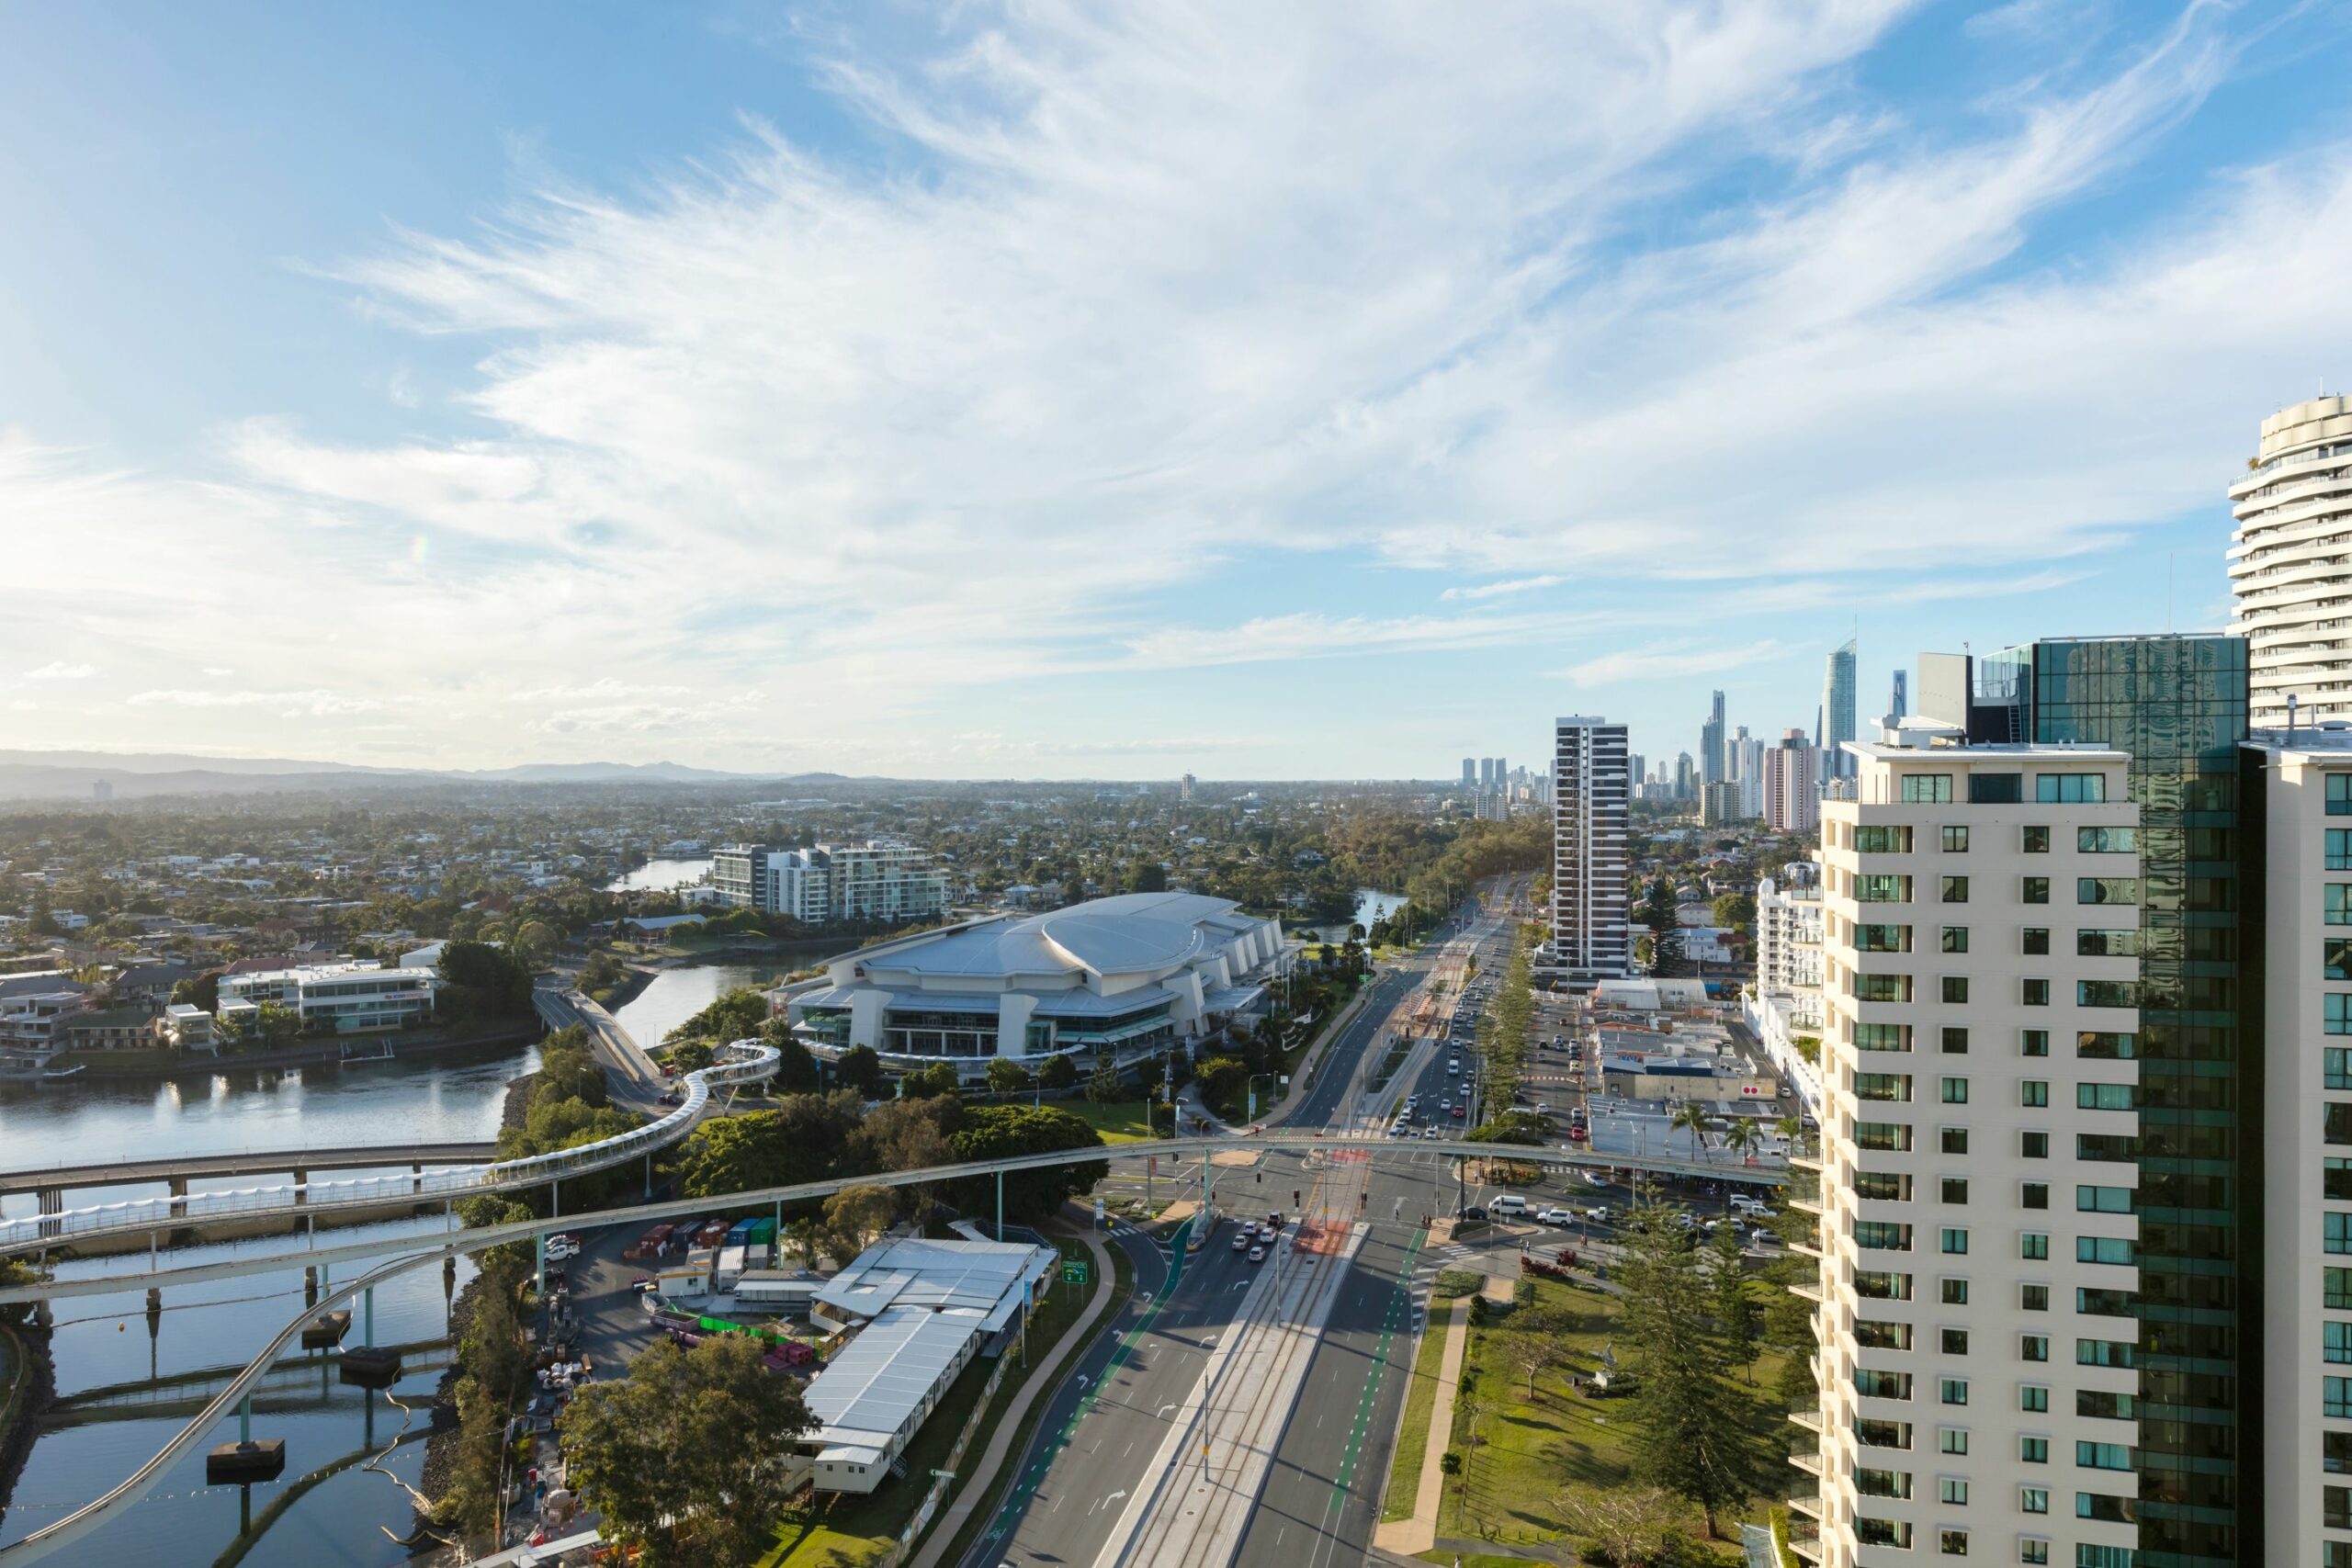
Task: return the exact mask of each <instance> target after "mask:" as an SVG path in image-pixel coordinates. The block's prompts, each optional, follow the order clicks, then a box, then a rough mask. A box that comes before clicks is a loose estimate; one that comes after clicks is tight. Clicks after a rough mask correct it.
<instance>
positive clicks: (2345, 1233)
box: [2319, 1209, 2352, 1253]
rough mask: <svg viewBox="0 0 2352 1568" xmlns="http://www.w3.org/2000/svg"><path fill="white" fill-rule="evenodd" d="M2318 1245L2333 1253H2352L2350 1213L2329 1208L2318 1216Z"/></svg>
mask: <svg viewBox="0 0 2352 1568" xmlns="http://www.w3.org/2000/svg"><path fill="white" fill-rule="evenodd" d="M2319 1225H2320V1230H2319V1235H2320V1245H2321V1246H2322V1247H2324V1248H2326V1250H2328V1251H2330V1252H2334V1253H2352V1213H2342V1212H2340V1211H2338V1210H2335V1209H2329V1210H2327V1211H2325V1212H2324V1213H2322V1214H2321V1215H2320V1217H2319Z"/></svg>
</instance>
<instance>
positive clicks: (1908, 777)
mask: <svg viewBox="0 0 2352 1568" xmlns="http://www.w3.org/2000/svg"><path fill="white" fill-rule="evenodd" d="M1902 798H1903V803H1904V804H1905V806H1949V805H1951V774H1950V773H1905V774H1904V775H1903V779H1902Z"/></svg>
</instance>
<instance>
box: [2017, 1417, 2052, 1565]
mask: <svg viewBox="0 0 2352 1568" xmlns="http://www.w3.org/2000/svg"><path fill="white" fill-rule="evenodd" d="M2025 1440H2026V1441H2027V1442H2029V1443H2037V1442H2038V1443H2041V1446H2042V1447H2043V1448H2044V1449H2047V1448H2048V1447H2049V1446H2050V1445H2049V1444H2048V1443H2046V1442H2042V1439H2041V1438H2026V1439H2025ZM2028 1462H2031V1461H2028ZM2018 1509H2019V1511H2021V1512H2023V1513H2028V1514H2046V1513H2048V1512H2049V1511H2050V1488H2049V1487H2047V1486H2020V1487H2019V1488H2018ZM2026 1544H2027V1545H2028V1546H2037V1545H2040V1544H2041V1542H2039V1541H2028V1542H2027V1543H2026ZM2023 1561H2025V1562H2032V1561H2033V1559H2032V1558H2030V1557H2028V1558H2025V1559H2023ZM2042 1561H2043V1562H2048V1561H2050V1560H2049V1559H2048V1558H2047V1557H2044V1558H2043V1559H2042Z"/></svg>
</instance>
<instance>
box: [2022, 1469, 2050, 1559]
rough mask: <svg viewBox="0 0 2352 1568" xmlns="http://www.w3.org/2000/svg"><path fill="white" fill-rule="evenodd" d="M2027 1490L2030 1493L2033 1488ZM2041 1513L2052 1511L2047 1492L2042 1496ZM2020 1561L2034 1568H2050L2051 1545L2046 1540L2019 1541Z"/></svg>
mask: <svg viewBox="0 0 2352 1568" xmlns="http://www.w3.org/2000/svg"><path fill="white" fill-rule="evenodd" d="M2027 1490H2028V1491H2030V1490H2032V1488H2030V1487H2029V1488H2027ZM2027 1511H2028V1512H2031V1511H2032V1510H2030V1509H2028V1510H2027ZM2041 1511H2042V1512H2043V1513H2045V1514H2046V1513H2048V1512H2049V1511H2050V1494H2049V1493H2047V1492H2044V1493H2043V1494H2042V1495H2041ZM2018 1562H2024V1563H2029V1564H2031V1565H2032V1568H2049V1562H2050V1543H2049V1542H2048V1541H2046V1540H2020V1541H2018Z"/></svg>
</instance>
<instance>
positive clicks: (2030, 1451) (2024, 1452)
mask: <svg viewBox="0 0 2352 1568" xmlns="http://www.w3.org/2000/svg"><path fill="white" fill-rule="evenodd" d="M2018 1461H2019V1462H2021V1463H2024V1464H2048V1463H2049V1462H2050V1439H2049V1438H2018Z"/></svg>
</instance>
